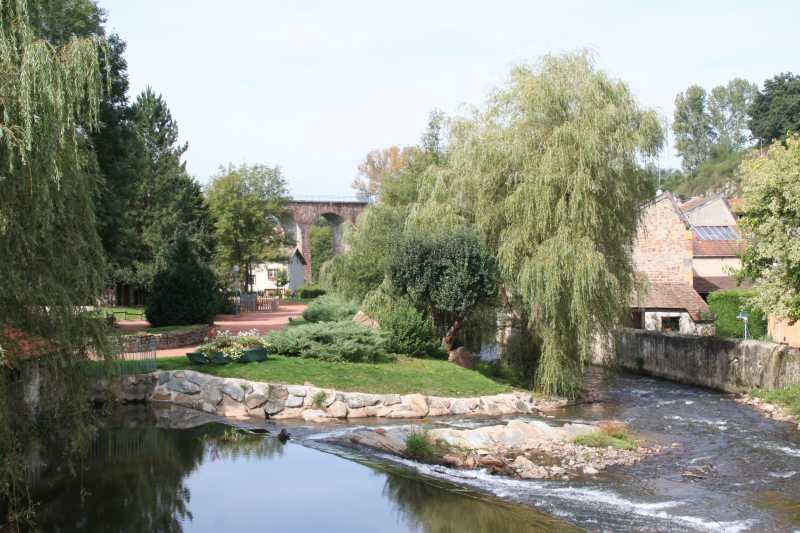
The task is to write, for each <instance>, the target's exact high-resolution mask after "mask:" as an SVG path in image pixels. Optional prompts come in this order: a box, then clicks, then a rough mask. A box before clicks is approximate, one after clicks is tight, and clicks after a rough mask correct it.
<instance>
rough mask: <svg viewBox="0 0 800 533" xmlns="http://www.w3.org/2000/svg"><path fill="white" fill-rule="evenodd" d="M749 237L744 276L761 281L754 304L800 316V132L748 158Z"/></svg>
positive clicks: (745, 225) (745, 226)
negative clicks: (799, 235) (762, 154)
mask: <svg viewBox="0 0 800 533" xmlns="http://www.w3.org/2000/svg"><path fill="white" fill-rule="evenodd" d="M742 175H743V178H742V187H743V190H744V204H745V205H744V209H745V212H744V215H743V216H742V218H741V219H740V221H739V227H740V228H741V229H742V230H743V233H744V236H745V238H746V239H747V241H748V244H749V246H748V248H747V251H746V252H745V254H744V256H743V258H742V272H741V274H740V276H741V277H742V278H747V279H752V280H754V281H755V282H756V287H757V293H756V296H755V297H754V298H753V302H752V303H753V304H754V305H756V306H758V307H760V308H761V309H763V310H764V311H765V312H766V313H767V314H769V315H774V316H777V317H779V318H787V319H789V320H790V321H796V320H800V238H798V234H799V232H800V136H798V135H794V136H790V137H788V138H787V139H786V142H785V145H783V144H781V143H780V142H778V141H776V142H775V143H773V144H772V146H770V148H769V152H768V153H767V154H766V156H765V157H760V156H753V157H751V158H750V159H748V160H746V161H745V162H744V163H742Z"/></svg>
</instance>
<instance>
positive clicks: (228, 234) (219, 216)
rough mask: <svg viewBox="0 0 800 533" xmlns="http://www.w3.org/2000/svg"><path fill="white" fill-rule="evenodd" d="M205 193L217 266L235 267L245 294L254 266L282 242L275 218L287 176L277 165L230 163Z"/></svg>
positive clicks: (285, 194)
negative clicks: (210, 214)
mask: <svg viewBox="0 0 800 533" xmlns="http://www.w3.org/2000/svg"><path fill="white" fill-rule="evenodd" d="M207 196H208V204H209V207H210V209H211V213H212V215H213V216H214V218H215V220H216V226H215V232H214V238H215V241H216V258H217V261H218V262H219V267H220V268H221V269H222V270H223V271H225V272H230V271H231V270H232V269H233V268H234V267H237V268H238V269H239V280H240V283H241V287H242V288H243V289H244V290H246V291H248V292H249V291H250V289H251V287H252V283H251V281H252V280H251V276H252V273H253V267H254V266H255V265H256V264H258V263H260V262H261V261H263V260H264V259H265V258H266V257H267V255H268V254H270V253H274V252H275V250H276V247H278V246H281V245H282V244H283V243H284V237H283V234H282V231H281V228H280V222H279V221H280V218H281V215H282V214H283V212H284V206H285V204H286V201H287V199H288V192H287V190H286V180H285V178H284V177H283V174H282V173H281V170H280V168H278V167H270V166H268V165H241V166H238V167H236V166H234V165H228V166H227V167H223V168H220V170H219V173H218V174H217V175H216V176H214V177H212V178H211V182H210V183H209V185H208V192H207Z"/></svg>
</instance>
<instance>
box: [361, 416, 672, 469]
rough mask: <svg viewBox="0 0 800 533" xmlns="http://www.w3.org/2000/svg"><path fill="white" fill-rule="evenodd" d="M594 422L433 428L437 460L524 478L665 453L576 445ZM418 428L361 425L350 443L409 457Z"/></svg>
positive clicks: (514, 422)
mask: <svg viewBox="0 0 800 533" xmlns="http://www.w3.org/2000/svg"><path fill="white" fill-rule="evenodd" d="M596 430H597V427H596V426H594V425H589V424H566V425H564V426H561V427H557V426H550V425H548V424H546V423H544V422H541V421H531V422H523V421H519V420H512V421H510V422H509V423H508V424H504V425H496V426H487V427H482V428H477V429H469V430H458V429H450V428H444V429H430V430H428V431H426V434H427V436H428V439H429V440H430V442H431V443H432V446H433V448H434V449H435V454H434V457H432V458H430V460H431V461H432V462H435V463H439V464H444V465H447V466H451V467H455V468H488V469H489V470H491V471H493V472H495V473H499V474H506V475H512V476H514V477H519V478H523V479H569V478H571V477H577V476H586V475H596V474H598V473H599V472H600V471H602V470H604V469H606V468H608V467H609V466H612V465H632V464H634V463H636V462H638V461H639V460H640V459H641V458H642V457H644V456H646V455H648V454H652V453H658V452H660V451H661V450H660V448H659V447H657V446H656V447H649V448H644V447H640V448H638V449H635V450H621V449H616V448H610V447H609V448H598V447H590V446H583V445H579V444H575V443H574V442H573V441H574V440H575V438H577V437H578V436H580V435H586V434H589V433H593V432H595V431H596ZM411 431H412V429H411V428H409V427H398V428H389V429H383V428H379V429H374V430H373V429H361V430H357V431H354V432H352V433H351V434H349V435H348V436H347V437H346V439H347V441H348V442H349V443H352V444H358V445H361V446H368V447H372V448H376V449H380V450H382V451H385V452H388V453H390V454H393V455H398V456H405V455H407V453H406V445H405V441H406V438H407V437H408V435H409V434H410V433H411Z"/></svg>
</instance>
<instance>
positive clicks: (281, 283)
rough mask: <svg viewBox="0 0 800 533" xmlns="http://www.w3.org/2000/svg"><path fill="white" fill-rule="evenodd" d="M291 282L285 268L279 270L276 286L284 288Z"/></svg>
mask: <svg viewBox="0 0 800 533" xmlns="http://www.w3.org/2000/svg"><path fill="white" fill-rule="evenodd" d="M288 284H289V274H288V273H287V272H286V271H285V270H279V271H278V275H277V276H275V286H276V287H278V288H279V289H283V288H284V287H286V286H287V285H288Z"/></svg>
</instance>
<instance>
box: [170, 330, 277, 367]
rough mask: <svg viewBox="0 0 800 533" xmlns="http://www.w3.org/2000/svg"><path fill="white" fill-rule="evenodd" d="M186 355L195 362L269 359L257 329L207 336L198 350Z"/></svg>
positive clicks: (238, 361)
mask: <svg viewBox="0 0 800 533" xmlns="http://www.w3.org/2000/svg"><path fill="white" fill-rule="evenodd" d="M186 357H188V358H189V360H190V361H191V362H192V363H195V364H217V365H224V364H227V363H234V362H235V363H254V362H257V361H264V360H266V359H267V349H266V346H265V344H264V340H263V339H262V338H261V337H260V336H259V334H258V331H256V330H252V331H241V332H239V334H238V335H233V334H231V333H230V332H229V331H220V332H219V333H218V334H217V335H216V336H215V337H214V338H212V339H209V338H206V339H205V343H204V344H202V345H201V346H200V347H199V348H197V351H195V352H190V353H188V354H186Z"/></svg>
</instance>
